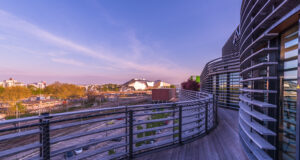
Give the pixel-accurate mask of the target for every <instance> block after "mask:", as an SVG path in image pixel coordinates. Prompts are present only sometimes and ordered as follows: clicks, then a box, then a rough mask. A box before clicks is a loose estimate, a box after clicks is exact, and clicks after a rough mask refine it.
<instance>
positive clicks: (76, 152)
mask: <svg viewBox="0 0 300 160" xmlns="http://www.w3.org/2000/svg"><path fill="white" fill-rule="evenodd" d="M82 151H83V150H82V148H77V149H75V150H74V152H75V154H76V155H77V154H80V153H82Z"/></svg>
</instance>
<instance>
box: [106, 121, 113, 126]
mask: <svg viewBox="0 0 300 160" xmlns="http://www.w3.org/2000/svg"><path fill="white" fill-rule="evenodd" d="M106 124H107V125H112V124H115V122H114V121H113V120H112V121H109V122H107V123H106Z"/></svg>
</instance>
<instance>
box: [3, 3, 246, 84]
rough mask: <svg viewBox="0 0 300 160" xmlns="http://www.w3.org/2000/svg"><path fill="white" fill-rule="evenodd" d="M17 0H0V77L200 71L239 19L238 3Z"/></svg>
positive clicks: (95, 77)
mask: <svg viewBox="0 0 300 160" xmlns="http://www.w3.org/2000/svg"><path fill="white" fill-rule="evenodd" d="M15 2H16V1H2V2H0V4H1V5H0V6H1V7H0V20H1V22H4V23H1V24H0V44H1V45H0V56H1V60H0V79H7V78H9V77H14V78H15V79H18V80H20V81H24V82H25V83H28V82H33V81H41V80H45V81H47V82H49V83H52V82H54V81H61V82H67V83H76V84H83V83H108V82H112V83H121V82H124V81H125V80H128V79H130V78H134V77H145V78H146V79H150V80H152V79H161V80H164V81H168V82H170V83H180V82H182V81H184V80H186V79H187V78H188V77H189V76H190V75H200V73H201V70H202V68H203V67H204V65H205V63H204V62H206V61H209V60H211V59H214V58H216V57H218V55H219V54H220V50H221V48H222V46H223V44H224V43H225V41H226V37H228V36H229V35H230V34H231V33H232V31H233V28H236V26H237V25H238V23H239V16H238V13H239V9H240V3H241V2H240V1H237V0H232V1H226V2H210V1H209V2H205V3H204V2H199V1H197V2H196V1H192V2H190V3H184V2H180V1H166V2H159V1H153V2H147V3H145V2H138V1H135V2H134V3H125V2H121V1H120V2H118V3H117V2H115V3H114V2H108V1H107V2H99V1H88V2H83V1H81V2H79V1H75V2H73V3H72V4H70V3H68V2H67V1H59V2H58V1H57V2H58V3H51V4H50V3H41V2H39V1H34V0H33V1H28V2H26V3H22V4H20V2H18V4H20V5H15ZM224 6H225V7H224ZM226 6H227V7H226ZM212 10H213V11H214V12H211V11H212ZM137 13H140V14H137ZM207 14H210V16H209V17H207V16H205V15H207ZM216 19H218V20H219V22H218V23H216ZM220 23H221V24H222V25H220Z"/></svg>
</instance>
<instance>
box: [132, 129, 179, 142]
mask: <svg viewBox="0 0 300 160" xmlns="http://www.w3.org/2000/svg"><path fill="white" fill-rule="evenodd" d="M177 133H179V131H174V132H167V133H162V134H158V135H153V136H146V137H143V138H137V139H135V140H134V141H133V143H138V142H142V141H148V140H152V139H157V138H161V137H167V136H171V135H174V134H177Z"/></svg>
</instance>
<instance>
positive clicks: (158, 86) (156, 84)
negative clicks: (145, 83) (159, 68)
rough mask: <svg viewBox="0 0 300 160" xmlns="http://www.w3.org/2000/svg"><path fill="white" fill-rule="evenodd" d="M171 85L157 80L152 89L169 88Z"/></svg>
mask: <svg viewBox="0 0 300 160" xmlns="http://www.w3.org/2000/svg"><path fill="white" fill-rule="evenodd" d="M170 86H171V84H169V83H166V82H163V81H161V80H157V81H155V82H154V88H170Z"/></svg>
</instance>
